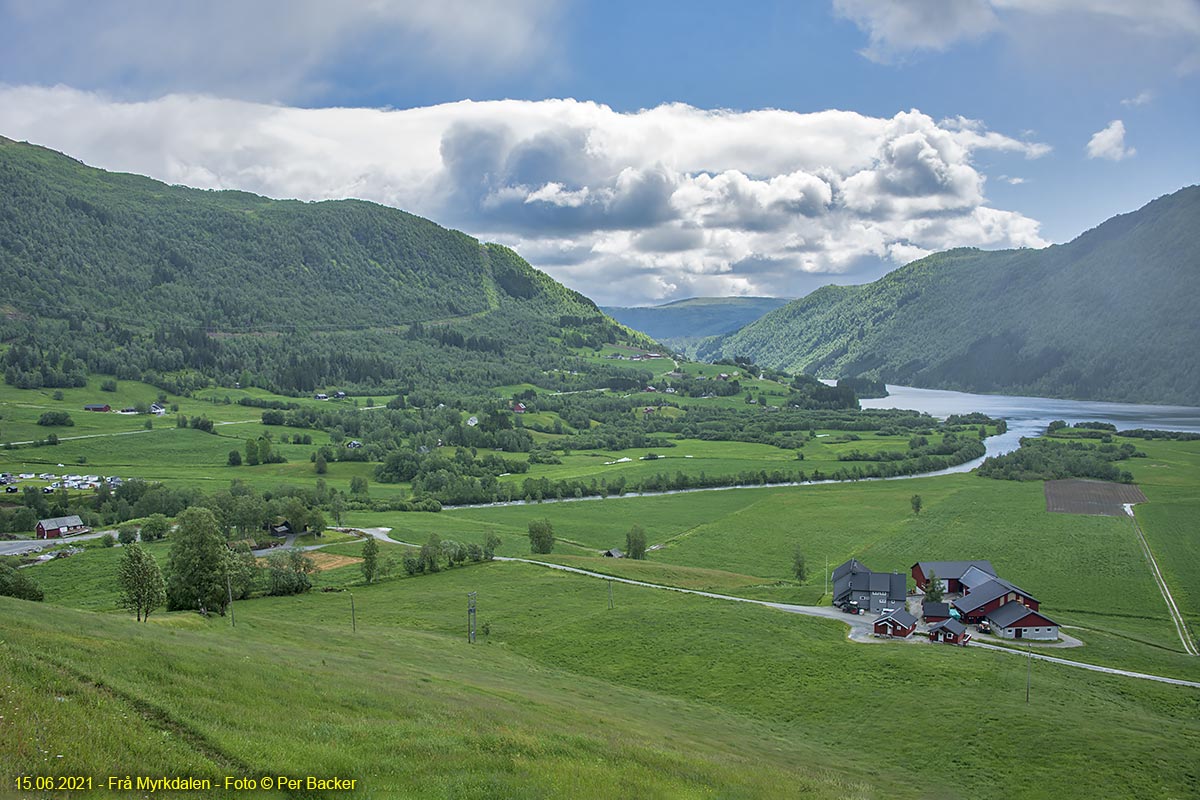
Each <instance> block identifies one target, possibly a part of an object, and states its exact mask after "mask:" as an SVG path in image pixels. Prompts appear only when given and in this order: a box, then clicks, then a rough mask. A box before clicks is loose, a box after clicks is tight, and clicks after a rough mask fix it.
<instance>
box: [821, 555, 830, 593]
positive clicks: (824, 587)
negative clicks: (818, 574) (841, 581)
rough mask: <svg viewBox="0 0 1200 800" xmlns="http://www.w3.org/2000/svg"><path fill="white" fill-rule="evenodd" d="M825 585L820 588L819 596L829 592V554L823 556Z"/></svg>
mask: <svg viewBox="0 0 1200 800" xmlns="http://www.w3.org/2000/svg"><path fill="white" fill-rule="evenodd" d="M824 578H825V585H824V586H823V587H822V588H821V598H822V599H824V597H825V595H827V594H829V556H825V575H824Z"/></svg>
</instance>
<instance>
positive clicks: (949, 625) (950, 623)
mask: <svg viewBox="0 0 1200 800" xmlns="http://www.w3.org/2000/svg"><path fill="white" fill-rule="evenodd" d="M940 630H947V631H950V632H951V633H953V634H954V635H955V636H962V635H963V634H964V633H966V632H967V626H966V625H963V624H962V623H961V622H959V621H958V620H956V619H945V620H942V621H941V622H939V623H938V624H937V625H933V626H931V627H930V628H929V632H930V633H935V632H937V631H940Z"/></svg>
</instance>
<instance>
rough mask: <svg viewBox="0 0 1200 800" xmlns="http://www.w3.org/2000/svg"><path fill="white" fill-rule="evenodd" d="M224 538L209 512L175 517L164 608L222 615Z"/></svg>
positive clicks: (199, 510)
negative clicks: (214, 612)
mask: <svg viewBox="0 0 1200 800" xmlns="http://www.w3.org/2000/svg"><path fill="white" fill-rule="evenodd" d="M225 553H226V547H225V537H223V536H222V535H221V528H220V526H219V525H218V524H217V518H216V517H215V516H213V513H212V511H210V510H209V509H207V508H204V507H202V506H192V507H191V508H189V509H186V510H185V511H183V512H182V513H180V514H179V517H178V527H177V528H176V530H175V533H174V535H173V536H172V537H171V552H170V555H169V556H168V557H167V606H168V608H170V609H171V610H172V611H178V610H182V609H188V608H197V607H198V608H199V609H200V610H202V611H216V612H217V613H219V614H224V613H225V605H226V592H227V589H226V586H225V575H226V570H227V565H228V562H227V560H226V557H225Z"/></svg>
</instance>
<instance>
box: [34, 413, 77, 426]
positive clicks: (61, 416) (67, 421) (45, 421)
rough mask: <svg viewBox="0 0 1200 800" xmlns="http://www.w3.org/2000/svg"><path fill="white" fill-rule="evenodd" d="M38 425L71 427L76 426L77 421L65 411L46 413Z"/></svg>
mask: <svg viewBox="0 0 1200 800" xmlns="http://www.w3.org/2000/svg"><path fill="white" fill-rule="evenodd" d="M37 424H38V425H65V426H67V427H70V426H72V425H74V424H75V420H73V419H71V415H70V414H68V413H67V412H65V411H46V412H44V413H43V414H42V415H41V416H40V417H38V421H37Z"/></svg>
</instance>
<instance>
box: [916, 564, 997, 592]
mask: <svg viewBox="0 0 1200 800" xmlns="http://www.w3.org/2000/svg"><path fill="white" fill-rule="evenodd" d="M972 568H974V569H975V570H976V571H982V572H985V573H987V574H988V575H991V576H993V577H995V575H996V570H995V569H993V568H992V562H990V561H987V560H977V561H918V562H917V563H915V564H913V565H912V576H913V580H914V581H915V582H916V584H917V588H918V589H920V590H921V591H925V585H926V584H927V583H928V582H929V576H930V575H933V576H934V577H935V578H937V579H938V580H939V581H941V582H942V591H944V592H950V593H952V594H954V593H957V592H961V591H962V590H963V585H962V582H961V580H960V579H961V578H962V576H963V575H964V574H965V573H966V572H967V571H969V570H971V569H972Z"/></svg>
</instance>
